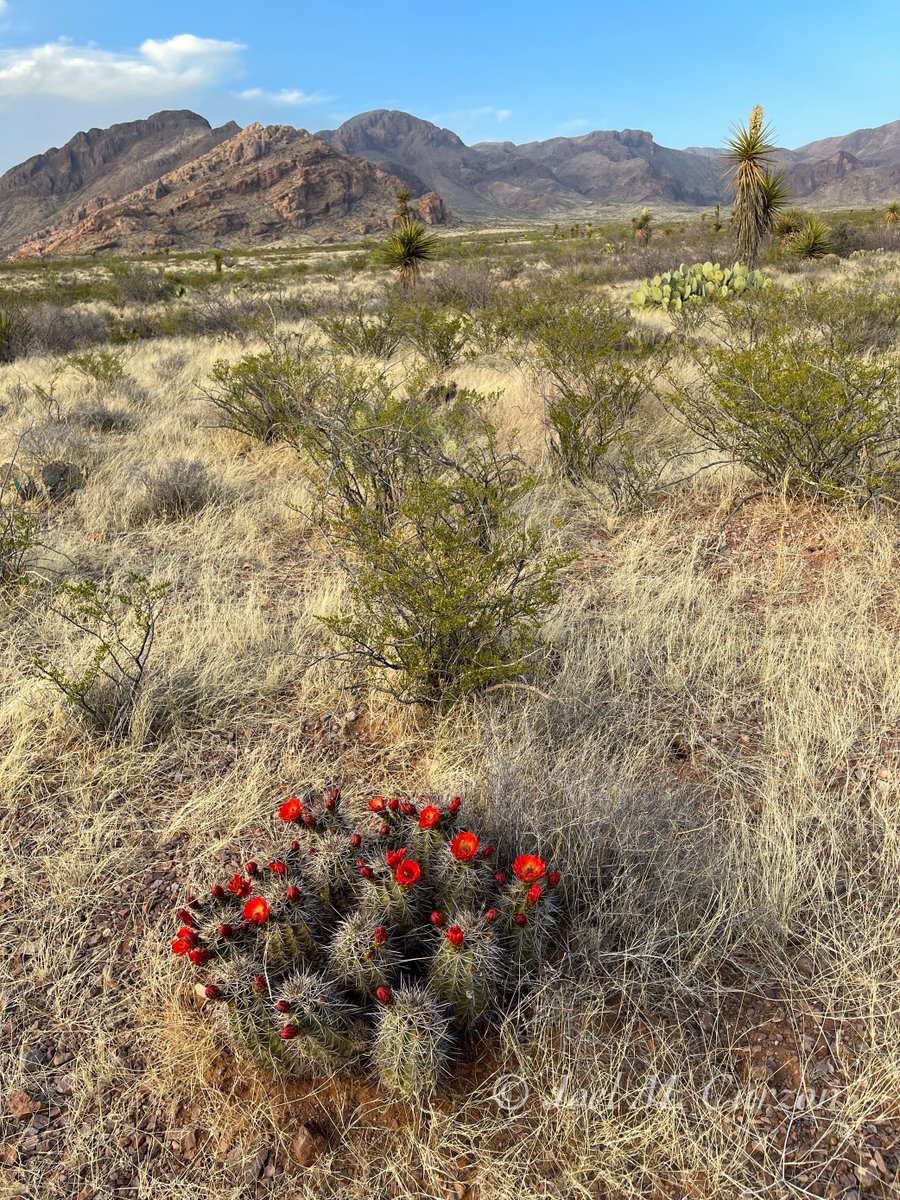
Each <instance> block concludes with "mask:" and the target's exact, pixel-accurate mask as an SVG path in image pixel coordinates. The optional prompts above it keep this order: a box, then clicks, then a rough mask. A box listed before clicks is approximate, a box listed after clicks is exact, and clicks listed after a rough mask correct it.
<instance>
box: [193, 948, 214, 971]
mask: <svg viewBox="0 0 900 1200" xmlns="http://www.w3.org/2000/svg"><path fill="white" fill-rule="evenodd" d="M211 957H212V956H211V955H210V953H209V951H208V950H207V948H206V947H205V946H195V947H194V949H193V950H188V958H189V959H190V960H191V962H192V963H193V964H194V966H195V967H202V966H203V964H204V963H205V962H209V960H210V958H211Z"/></svg>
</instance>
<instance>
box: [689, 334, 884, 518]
mask: <svg viewBox="0 0 900 1200" xmlns="http://www.w3.org/2000/svg"><path fill="white" fill-rule="evenodd" d="M698 365H699V366H700V370H701V378H700V380H699V382H697V383H696V384H693V383H692V384H676V386H675V389H674V392H673V396H672V402H673V404H674V405H675V407H676V408H677V410H678V411H679V412H680V413H681V415H682V416H683V417H684V418H685V420H686V421H687V423H688V425H689V426H690V427H691V428H692V429H693V430H694V431H695V432H697V433H699V434H701V435H702V436H703V437H704V438H705V439H706V440H707V441H709V442H710V443H711V444H712V445H714V446H716V447H718V448H719V449H720V450H723V451H726V452H727V453H728V454H730V455H733V456H734V457H735V458H736V459H738V461H740V462H742V463H744V464H745V465H746V466H748V467H750V468H751V469H752V470H753V471H755V472H756V473H757V474H758V475H759V477H760V478H761V479H762V480H763V481H764V482H765V483H768V484H775V483H782V482H784V483H786V485H787V486H789V487H791V488H793V489H805V490H810V491H813V492H824V493H826V494H828V495H831V496H842V495H847V494H851V493H856V494H858V493H860V492H862V493H868V494H872V493H880V492H891V491H895V490H896V488H897V485H898V482H900V473H898V468H900V459H898V450H900V368H898V367H897V366H896V365H895V364H893V363H889V362H883V361H882V362H873V361H871V360H870V359H869V358H867V357H864V356H861V355H851V354H848V353H845V352H843V351H842V350H839V351H837V352H836V351H835V349H834V348H833V347H831V346H829V345H827V344H825V343H823V342H822V341H821V340H820V339H819V338H817V337H815V335H814V334H809V333H793V334H788V333H783V334H780V335H779V334H775V333H769V334H768V336H766V337H764V338H761V339H760V340H758V341H757V342H756V343H755V345H754V346H753V347H752V348H750V349H745V348H737V349H733V350H729V349H713V350H710V351H708V352H706V353H705V354H703V355H700V356H698Z"/></svg>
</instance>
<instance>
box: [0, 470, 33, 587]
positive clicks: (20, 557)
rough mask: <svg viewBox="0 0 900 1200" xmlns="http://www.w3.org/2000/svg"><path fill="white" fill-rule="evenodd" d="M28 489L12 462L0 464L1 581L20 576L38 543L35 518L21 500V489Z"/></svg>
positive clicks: (3, 582) (26, 482)
mask: <svg viewBox="0 0 900 1200" xmlns="http://www.w3.org/2000/svg"><path fill="white" fill-rule="evenodd" d="M32 486H33V484H32ZM28 490H30V489H29V486H28V481H27V479H24V477H22V476H20V475H19V474H18V472H17V471H16V467H15V463H13V462H9V463H5V464H4V465H2V466H0V584H6V583H12V582H15V581H16V580H19V579H21V577H22V575H23V573H24V570H25V566H26V564H27V562H28V558H29V555H30V554H31V551H32V550H33V549H34V548H35V546H36V545H37V544H38V525H37V521H36V520H35V519H34V517H32V516H31V514H30V513H28V512H26V511H25V509H23V507H22V504H21V500H22V493H23V491H24V492H26V493H27V492H28Z"/></svg>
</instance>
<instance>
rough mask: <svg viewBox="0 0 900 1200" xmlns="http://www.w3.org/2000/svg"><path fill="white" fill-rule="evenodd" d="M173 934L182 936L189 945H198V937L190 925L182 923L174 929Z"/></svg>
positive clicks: (178, 936)
mask: <svg viewBox="0 0 900 1200" xmlns="http://www.w3.org/2000/svg"><path fill="white" fill-rule="evenodd" d="M175 936H176V937H177V938H183V939H184V940H185V941H186V942H187V943H188V945H190V946H198V945H199V944H200V937H199V935H198V933H197V931H196V929H194V927H193V926H192V925H182V926H181V928H180V929H178V930H177V931H176V933H175Z"/></svg>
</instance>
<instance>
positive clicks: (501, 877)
mask: <svg viewBox="0 0 900 1200" xmlns="http://www.w3.org/2000/svg"><path fill="white" fill-rule="evenodd" d="M494 878H495V879H496V880H497V883H498V885H499V886H500V887H503V885H504V883H506V872H505V871H497V872H495V874H494Z"/></svg>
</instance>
